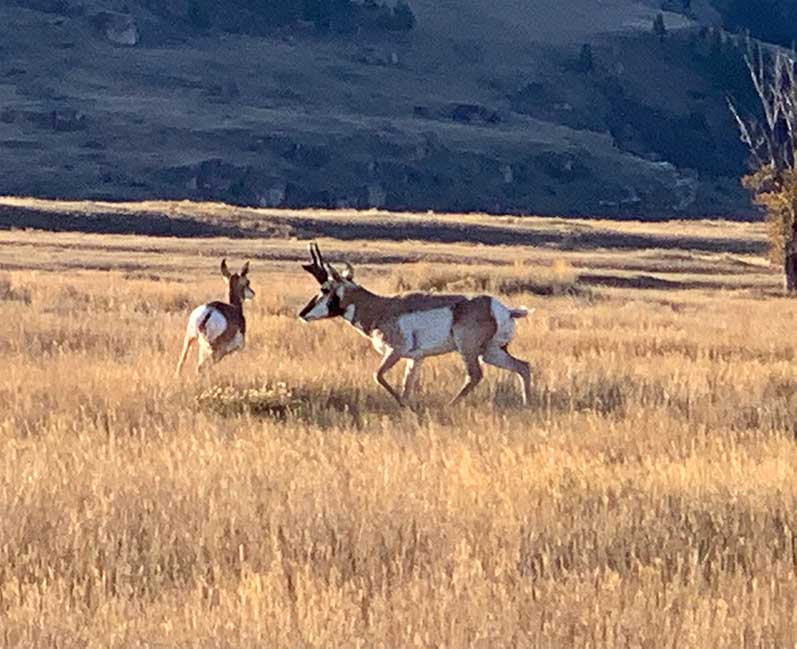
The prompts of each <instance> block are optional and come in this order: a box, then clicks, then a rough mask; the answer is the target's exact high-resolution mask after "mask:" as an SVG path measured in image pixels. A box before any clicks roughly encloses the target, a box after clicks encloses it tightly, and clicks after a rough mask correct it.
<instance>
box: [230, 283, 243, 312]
mask: <svg viewBox="0 0 797 649" xmlns="http://www.w3.org/2000/svg"><path fill="white" fill-rule="evenodd" d="M227 301H228V302H229V303H230V304H231V305H232V306H234V307H235V308H237V309H238V310H239V311H241V312H243V310H244V303H243V300H241V296H240V295H238V291H236V290H235V286H233V284H232V282H230V288H229V291H228V292H227Z"/></svg>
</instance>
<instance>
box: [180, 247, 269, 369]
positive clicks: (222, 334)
mask: <svg viewBox="0 0 797 649" xmlns="http://www.w3.org/2000/svg"><path fill="white" fill-rule="evenodd" d="M221 274H222V275H223V276H224V279H225V280H226V281H227V287H228V289H229V303H228V302H208V303H207V304H203V305H201V306H198V307H197V308H196V309H194V310H193V311H192V312H191V315H190V316H188V326H187V327H186V330H185V339H184V340H183V351H182V353H181V354H180V360H179V362H178V363H177V371H176V372H175V374H177V375H179V374H180V370H182V369H183V363H185V358H186V356H188V350H189V349H190V348H191V345H193V344H194V341H196V340H198V341H199V359H198V361H197V366H196V371H197V374H199V372H201V371H202V368H203V367H204V366H205V364H206V363H211V364H212V363H218V362H219V361H220V360H221V359H222V358H224V357H225V356H226V355H227V354H229V353H231V352H234V351H236V350H238V349H241V348H242V347H243V346H244V338H245V336H246V319H245V318H244V300H251V299H252V298H253V297H254V296H255V292H254V291H253V290H252V289H251V287H250V286H249V277H248V275H249V262H248V261H247V262H246V263H245V264H244V265H243V268H242V269H241V272H240V273H230V271H229V269H228V268H227V260H226V259H222V260H221Z"/></svg>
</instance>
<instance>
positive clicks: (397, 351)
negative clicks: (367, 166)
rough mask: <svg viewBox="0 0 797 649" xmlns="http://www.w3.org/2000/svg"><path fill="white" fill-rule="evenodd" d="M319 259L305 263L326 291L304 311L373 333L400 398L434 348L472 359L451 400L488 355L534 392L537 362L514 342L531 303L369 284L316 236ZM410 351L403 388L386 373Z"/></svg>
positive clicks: (527, 392)
mask: <svg viewBox="0 0 797 649" xmlns="http://www.w3.org/2000/svg"><path fill="white" fill-rule="evenodd" d="M310 257H311V260H312V262H311V263H310V264H305V265H303V266H302V268H304V269H305V270H306V271H307V272H308V273H310V274H311V275H312V276H313V277H315V278H316V280H317V281H318V283H319V284H320V285H321V292H320V293H319V294H318V295H317V296H315V297H314V298H313V299H312V300H310V302H308V304H307V306H305V307H304V308H303V309H302V310H301V312H300V313H299V317H300V318H301V319H302V320H304V321H306V322H310V321H312V320H321V319H323V318H334V317H336V316H342V317H343V318H344V319H345V320H346V321H347V322H348V323H349V324H351V325H352V326H354V327H355V328H356V329H357V330H358V331H359V332H360V333H362V334H364V335H365V336H366V337H368V338H369V339H370V340H371V343H372V344H373V346H374V348H375V349H376V350H377V351H378V352H379V353H381V354H382V363H381V365H380V366H379V369H378V370H377V371H376V374H375V375H374V378H375V379H376V382H377V383H379V385H381V386H382V387H383V388H385V390H387V391H388V392H389V393H390V394H391V395H392V396H393V398H394V399H395V400H396V401H398V403H399V404H400V405H402V406H403V405H405V404H406V402H407V400H408V398H409V396H410V393H411V392H412V390H413V388H414V386H415V384H416V382H417V380H418V370H419V369H420V366H421V363H422V361H423V359H424V358H426V357H427V356H436V355H438V354H447V353H449V352H454V351H456V352H458V353H459V355H460V356H461V357H462V360H463V361H465V368H466V370H467V373H468V376H467V378H466V380H465V384H464V385H463V386H462V389H461V390H460V391H459V393H458V394H457V396H456V397H454V399H453V400H452V401H451V403H452V404H454V403H457V402H458V401H459V400H460V399H462V398H463V397H465V396H466V395H467V394H468V393H469V392H470V391H471V390H473V388H475V387H476V385H477V384H478V383H479V381H481V379H482V368H481V363H480V359H481V360H483V361H484V362H485V363H489V364H490V365H495V366H496V367H500V368H503V369H505V370H509V371H511V372H514V373H515V374H517V375H518V377H519V378H520V382H521V387H522V396H523V403H524V404H528V402H529V400H530V399H531V372H530V370H529V364H528V363H527V362H526V361H522V360H520V359H518V358H515V357H514V356H512V355H511V354H510V353H509V352H508V351H507V346H508V345H509V343H510V341H511V340H512V338H513V337H514V335H515V319H517V318H525V317H526V316H527V315H528V311H527V310H526V309H510V308H508V307H506V306H504V305H503V304H501V302H499V301H498V300H497V299H496V298H494V297H491V296H489V295H480V296H478V297H473V298H469V297H466V296H464V295H438V294H434V293H410V294H407V295H399V296H395V297H383V296H381V295H376V294H374V293H371V292H370V291H368V290H366V289H365V288H363V287H362V286H360V285H359V284H356V283H355V282H354V281H353V280H354V269H353V268H352V267H351V264H349V263H348V262H344V264H345V265H346V270H345V271H344V272H343V273H340V272H338V271H337V270H336V269H335V268H334V267H333V266H332V265H331V264H328V263H326V262H325V261H324V258H323V257H322V256H321V251H320V250H319V249H318V246H317V245H315V244H311V245H310ZM401 359H406V361H407V366H406V373H405V375H404V384H403V387H402V394H399V393H398V392H397V391H396V390H395V389H394V388H393V387H392V386H391V385H390V384H389V383H388V382H387V381H386V380H385V373H386V372H387V371H388V370H390V368H392V367H393V366H394V365H395V364H396V363H398V362H399V361H400V360H401Z"/></svg>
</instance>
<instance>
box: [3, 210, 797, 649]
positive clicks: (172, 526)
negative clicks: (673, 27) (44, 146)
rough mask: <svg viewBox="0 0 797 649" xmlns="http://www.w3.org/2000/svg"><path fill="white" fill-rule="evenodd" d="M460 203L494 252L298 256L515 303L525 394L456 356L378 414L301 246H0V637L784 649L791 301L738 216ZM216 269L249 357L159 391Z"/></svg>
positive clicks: (796, 370) (795, 386)
mask: <svg viewBox="0 0 797 649" xmlns="http://www.w3.org/2000/svg"><path fill="white" fill-rule="evenodd" d="M264 218H265V217H264ZM281 218H282V217H281ZM292 218H296V219H302V227H309V226H307V222H308V221H309V220H312V219H317V220H319V221H325V222H327V223H329V222H334V220H335V219H336V218H337V219H339V222H338V225H339V227H340V230H341V232H350V230H346V223H347V222H354V223H360V222H363V223H364V222H367V221H369V219H370V220H373V219H374V218H376V217H374V216H373V215H368V214H361V215H348V216H346V215H344V216H336V215H334V214H315V215H313V214H309V215H298V216H295V217H292V216H290V215H285V216H284V220H285V222H286V223H288V224H290V222H291V219H292ZM413 218H417V219H419V220H420V219H422V218H423V217H422V216H418V217H412V216H410V215H408V216H407V217H406V219H407V222H408V223H410V222H412V219H413ZM429 218H430V219H431V218H432V217H429ZM439 218H440V219H441V222H445V220H446V218H447V217H439ZM452 218H453V217H452ZM396 219H398V220H400V219H399V217H396ZM463 221H464V222H465V223H466V224H468V227H472V228H473V229H474V230H473V231H474V232H477V231H478V232H482V230H479V229H478V228H486V229H489V228H490V227H493V226H492V225H490V224H494V223H500V224H501V227H502V228H504V229H505V230H508V231H513V229H515V230H516V231H517V243H516V244H513V243H512V242H511V241H508V242H503V243H501V244H500V245H499V244H498V243H494V244H491V243H481V244H472V243H468V242H467V241H465V240H452V241H451V242H450V243H445V244H443V243H437V242H433V241H416V242H402V241H399V240H396V238H390V240H388V239H384V240H373V239H371V240H367V241H366V240H358V239H357V238H354V237H346V238H345V240H343V239H334V238H330V237H327V238H321V239H319V242H320V244H321V246H322V248H323V249H324V250H325V251H326V253H327V255H328V256H329V257H330V258H340V257H341V256H343V255H344V254H345V255H347V256H349V257H350V258H351V259H352V260H353V261H355V262H358V271H359V275H360V278H361V279H362V281H363V283H364V284H366V285H367V286H369V287H372V288H374V289H376V290H380V291H384V292H389V291H395V290H397V289H404V288H407V287H418V286H422V287H427V288H436V289H442V290H453V289H456V290H474V291H482V290H490V291H497V292H500V293H502V294H504V295H505V301H506V302H507V303H509V304H512V305H515V306H520V305H526V306H528V307H534V308H536V311H535V312H534V314H533V315H532V317H530V318H529V319H527V320H524V321H521V322H520V323H519V330H518V336H517V338H516V340H515V343H514V344H513V349H514V351H515V353H516V354H517V355H518V356H521V357H524V358H527V359H529V360H530V361H531V363H532V366H533V369H534V391H533V404H532V406H531V407H530V408H528V409H524V408H522V406H521V405H520V398H519V395H518V393H517V391H516V385H515V383H514V380H513V379H512V378H511V377H509V376H507V375H505V374H502V373H500V372H499V371H497V370H495V369H494V368H487V369H486V380H485V381H484V382H483V383H482V385H481V386H479V388H478V389H477V390H476V391H475V393H474V394H473V395H471V397H469V398H468V399H467V402H466V403H465V404H463V405H462V406H461V407H459V408H456V409H450V408H447V407H446V406H445V403H446V401H447V399H448V398H450V397H451V396H452V395H453V394H454V393H455V391H456V390H457V388H458V387H459V386H460V384H461V381H462V374H463V373H462V369H461V367H460V366H459V363H458V359H456V358H454V357H448V358H441V359H438V360H432V361H430V362H428V363H427V364H426V365H425V367H424V371H423V374H422V378H421V386H420V391H419V394H418V396H417V399H416V402H417V403H418V407H417V412H416V413H413V412H410V411H400V410H398V409H397V408H396V406H395V405H394V404H393V403H392V401H391V399H390V397H389V396H388V395H387V394H386V393H385V392H384V391H382V390H381V389H380V388H378V387H377V386H376V385H375V384H374V383H373V381H372V379H371V374H372V372H373V370H374V369H375V367H376V364H377V362H378V356H377V355H376V354H375V353H374V352H373V350H371V348H370V346H369V345H368V342H367V341H366V340H364V339H363V338H362V337H360V336H358V335H356V333H355V332H354V331H352V330H350V328H348V327H347V325H345V324H344V323H342V322H323V323H314V324H312V325H302V324H300V323H299V321H298V320H297V319H296V317H295V314H296V312H297V310H298V309H299V308H300V307H301V306H302V305H303V304H304V302H305V301H306V300H307V299H308V298H309V296H310V295H311V294H312V292H313V291H314V290H315V288H316V287H315V285H314V283H313V280H312V278H310V276H309V275H306V274H305V273H303V272H301V270H300V269H299V267H298V263H297V262H298V260H300V259H303V258H304V255H305V248H306V241H302V240H300V239H297V238H296V237H294V236H287V235H286V237H285V238H270V239H258V238H256V237H250V238H230V239H223V238H208V239H173V238H163V237H157V238H156V237H144V236H121V235H99V234H94V235H85V234H74V233H50V232H37V231H13V230H9V231H4V232H0V268H2V269H3V270H2V272H0V304H1V305H2V312H3V321H4V326H3V331H2V334H0V367H2V373H0V646H3V647H42V648H44V647H47V648H50V647H61V648H64V649H68V648H78V647H80V648H84V647H85V648H89V647H92V648H93V647H97V648H100V647H101V648H103V649H105V648H111V647H120V648H121V647H173V646H174V647H269V648H280V647H291V648H294V647H302V648H304V647H307V648H309V647H317V648H333V647H334V648H339V647H340V648H344V647H362V648H371V647H384V648H391V649H392V648H399V647H430V648H431V647H439V648H442V647H446V648H452V649H453V648H461V647H482V648H485V649H486V648H499V647H551V648H558V647H594V648H597V647H674V648H676V647H677V648H678V649H681V648H684V647H694V648H701V649H703V648H708V647H727V648H731V647H733V648H736V647H787V646H788V647H791V646H794V643H795V641H797V539H796V538H795V534H797V511H796V510H795V504H796V500H795V496H797V480H796V479H795V478H797V475H795V467H797V448H796V447H795V435H797V427H796V424H795V422H797V364H795V338H794V332H795V329H794V326H795V322H797V303H795V302H794V301H792V300H787V299H783V298H780V297H778V295H777V286H778V277H777V275H776V274H774V273H773V272H772V271H770V270H769V269H768V267H767V265H766V263H765V261H764V260H763V259H762V258H761V256H760V255H759V254H757V253H755V252H751V250H752V248H750V245H751V242H752V244H755V245H756V246H759V247H760V244H761V242H762V240H763V239H762V237H763V229H762V228H761V227H760V226H753V225H740V224H735V225H727V226H726V225H725V224H720V223H711V222H702V223H694V224H685V223H662V224H653V225H643V224H638V223H636V224H634V223H626V224H621V223H615V224H612V223H607V222H591V223H588V222H570V221H568V222H565V221H557V220H554V219H549V220H528V221H521V220H511V219H509V220H492V221H490V220H489V219H487V218H486V217H478V216H471V217H466V218H465V217H463ZM399 227H400V226H399ZM496 227H497V226H496ZM532 230H533V231H535V232H538V233H539V232H543V231H544V232H547V233H548V234H549V235H550V236H546V237H543V238H542V239H541V241H542V242H541V243H540V245H533V238H532V237H531V235H529V234H528V233H529V232H530V231H532ZM601 233H602V235H601V236H598V235H599V234H601ZM609 235H611V236H609ZM543 239H544V240H543ZM529 242H531V243H529ZM585 242H590V245H589V246H585V245H582V244H584V243H585ZM646 242H647V244H649V245H650V247H647V246H646ZM221 256H226V257H227V258H228V260H229V261H230V263H231V265H235V266H238V265H239V264H240V263H241V262H242V261H243V260H244V259H247V258H249V259H251V260H252V271H251V276H252V286H253V288H254V290H255V291H256V292H257V297H256V299H255V300H254V301H253V302H251V303H247V311H246V313H247V316H248V318H249V335H248V339H247V347H246V348H245V349H244V350H243V351H242V352H241V353H239V354H237V355H234V356H232V357H229V358H227V359H225V360H224V361H223V362H222V363H221V364H220V365H218V366H217V367H216V368H214V370H213V372H212V374H211V375H210V376H209V377H204V378H202V379H201V380H197V379H196V378H195V377H194V376H193V374H192V372H191V371H192V370H193V361H194V359H193V358H192V359H191V360H192V363H191V364H190V365H189V367H188V368H187V369H188V370H189V371H187V372H185V373H184V376H183V377H182V379H181V380H175V378H174V377H173V370H174V365H175V362H176V360H177V356H178V354H179V349H180V344H181V338H182V331H183V326H184V323H185V320H186V317H187V314H188V312H189V311H190V309H191V308H192V307H193V306H194V305H196V304H199V303H201V302H203V301H206V300H210V299H219V298H221V297H223V290H224V286H223V283H222V280H221V277H220V276H219V274H218V270H217V268H218V262H219V259H220V257H221ZM400 374H401V372H400V371H399V370H396V371H394V373H393V375H392V378H393V380H394V381H398V380H399V379H400Z"/></svg>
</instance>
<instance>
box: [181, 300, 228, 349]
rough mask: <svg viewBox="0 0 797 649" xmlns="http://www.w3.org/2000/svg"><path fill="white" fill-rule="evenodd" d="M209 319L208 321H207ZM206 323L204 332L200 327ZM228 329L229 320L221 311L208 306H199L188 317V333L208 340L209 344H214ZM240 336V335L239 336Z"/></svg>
mask: <svg viewBox="0 0 797 649" xmlns="http://www.w3.org/2000/svg"><path fill="white" fill-rule="evenodd" d="M205 318H207V320H205ZM202 322H204V323H205V325H204V327H203V330H202V331H200V330H199V325H200V324H202ZM226 329H227V318H225V317H224V316H223V315H222V314H221V313H220V312H219V311H217V310H216V309H214V308H212V307H209V306H208V305H207V304H203V305H202V306H198V307H197V308H196V309H194V310H193V311H192V312H191V315H190V316H188V332H189V334H191V335H192V336H194V337H197V336H198V337H200V338H204V339H206V340H207V341H208V342H211V343H212V342H213V341H214V340H216V338H218V337H219V336H221V334H223V333H224V332H225V331H226ZM239 335H240V334H239Z"/></svg>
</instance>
